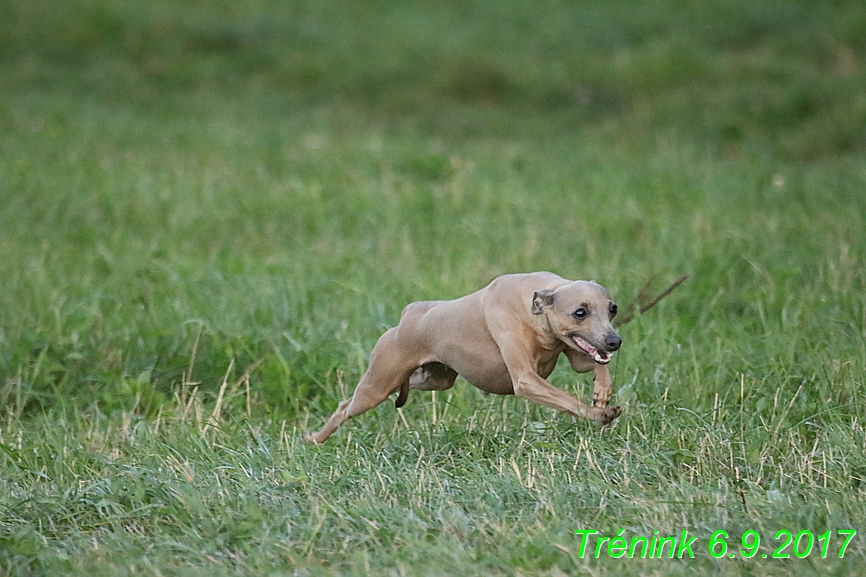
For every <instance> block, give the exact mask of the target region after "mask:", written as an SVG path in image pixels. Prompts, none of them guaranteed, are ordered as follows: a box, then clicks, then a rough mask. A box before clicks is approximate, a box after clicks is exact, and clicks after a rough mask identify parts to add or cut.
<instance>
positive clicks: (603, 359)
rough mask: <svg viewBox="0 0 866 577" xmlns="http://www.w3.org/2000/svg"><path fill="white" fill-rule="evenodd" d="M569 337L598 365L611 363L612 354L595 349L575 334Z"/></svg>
mask: <svg viewBox="0 0 866 577" xmlns="http://www.w3.org/2000/svg"><path fill="white" fill-rule="evenodd" d="M569 337H570V338H571V340H572V342H574V344H576V345H577V347H578V348H579V349H580V350H582V351H583V352H585V353H586V354H588V355H589V356H590V357H591V358H592V360H594V361H595V362H597V363H598V364H600V365H606V364H607V363H609V362H610V357H611V353H607V352H605V351H600V350H598V349H597V348H595V347H594V346H592V345H591V344H589V343H588V342H586V341H585V340H583V339H582V338H580V337H579V336H577V335H575V334H572V335H569Z"/></svg>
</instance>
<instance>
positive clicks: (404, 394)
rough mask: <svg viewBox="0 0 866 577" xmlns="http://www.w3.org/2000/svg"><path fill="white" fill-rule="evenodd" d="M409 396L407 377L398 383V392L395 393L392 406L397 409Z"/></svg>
mask: <svg viewBox="0 0 866 577" xmlns="http://www.w3.org/2000/svg"><path fill="white" fill-rule="evenodd" d="M408 398H409V379H406V382H404V383H403V384H402V385H400V394H399V395H397V400H396V401H394V406H395V407H397V408H398V409H399V408H400V407H402V406H403V405H405V404H406V399H408Z"/></svg>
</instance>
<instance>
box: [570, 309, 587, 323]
mask: <svg viewBox="0 0 866 577" xmlns="http://www.w3.org/2000/svg"><path fill="white" fill-rule="evenodd" d="M588 314H589V312H588V311H587V310H586V309H585V308H583V307H580V308H579V309H577V310H576V311H574V312H573V313H571V316H573V317H574V318H576V319H577V320H579V321H580V320H583V319H585V318H586V316H587V315H588Z"/></svg>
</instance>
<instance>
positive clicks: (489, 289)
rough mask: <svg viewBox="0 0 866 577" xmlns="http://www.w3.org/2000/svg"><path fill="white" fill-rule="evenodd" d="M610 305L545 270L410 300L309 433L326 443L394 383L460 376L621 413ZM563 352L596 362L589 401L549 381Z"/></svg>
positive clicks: (419, 384)
mask: <svg viewBox="0 0 866 577" xmlns="http://www.w3.org/2000/svg"><path fill="white" fill-rule="evenodd" d="M615 315H616V304H614V303H613V301H611V298H610V295H609V294H608V292H607V291H606V290H605V289H604V287H602V286H601V285H598V284H596V283H595V282H587V281H569V280H566V279H564V278H562V277H560V276H557V275H555V274H552V273H549V272H537V273H531V274H512V275H505V276H501V277H499V278H497V279H494V281H493V282H491V283H490V284H489V285H487V286H486V287H484V288H483V289H481V290H479V291H477V292H474V293H472V294H470V295H467V296H465V297H462V298H459V299H456V300H451V301H423V302H416V303H412V304H410V305H409V306H407V307H406V308H405V309H404V310H403V314H402V316H401V317H400V323H399V324H398V325H397V326H396V327H394V328H392V329H390V330H388V331H386V332H385V334H383V335H382V336H381V337H380V338H379V341H378V342H377V343H376V346H375V347H374V348H373V352H372V353H371V355H370V364H369V367H368V368H367V372H366V373H364V376H363V377H361V381H360V382H359V383H358V386H357V388H356V389H355V393H354V395H352V398H351V399H347V400H345V401H343V402H341V403H340V405H339V406H338V407H337V410H336V411H335V412H334V414H333V415H331V418H330V419H328V422H327V423H325V426H324V427H322V429H321V430H320V431H317V432H315V433H307V435H306V436H305V437H304V439H305V440H306V441H308V442H313V443H323V442H324V441H325V440H326V439H327V438H328V437H330V436H331V434H333V432H334V431H336V430H337V427H339V426H340V425H341V424H342V423H343V422H344V421H345V420H346V419H348V418H350V417H355V416H357V415H360V414H361V413H363V412H365V411H369V410H370V409H372V408H373V407H375V406H377V405H378V404H379V403H381V402H382V401H384V400H385V399H387V398H388V395H390V394H391V393H393V392H394V391H396V390H398V389H399V390H400V395H399V397H398V398H397V402H396V404H397V407H401V406H402V405H403V404H404V403H405V402H406V398H407V397H408V394H409V389H418V390H422V391H443V390H445V389H448V388H450V387H451V386H452V385H454V379H456V378H457V375H458V374H459V375H461V376H462V377H463V378H464V379H466V380H467V381H469V382H470V383H472V384H473V385H475V386H476V387H478V388H479V389H481V390H482V391H485V392H487V393H496V394H498V395H512V394H513V395H517V396H519V397H525V398H527V399H530V400H532V401H535V402H537V403H541V404H542V405H546V406H548V407H552V408H554V409H558V410H560V411H565V412H566V413H570V414H571V415H573V416H575V417H584V418H587V419H590V420H593V421H598V422H600V423H609V422H611V421H612V420H614V419H615V418H617V417H618V416H619V414H620V408H619V407H608V406H607V405H608V402H609V401H610V397H611V385H612V382H611V379H610V373H609V372H608V368H607V363H608V362H609V361H610V358H611V355H612V354H613V353H614V352H615V351H616V350H617V349H619V347H620V345H621V344H622V339H620V337H619V335H618V334H617V333H616V331H615V330H614V328H613V326H612V325H611V320H612V319H613V317H614V316H615ZM560 353H565V356H566V357H567V358H568V361H569V363H571V367H572V368H573V369H574V370H575V371H577V372H578V373H585V372H589V371H591V370H595V387H594V392H593V405H594V406H588V405H585V404H584V403H581V402H580V401H579V400H577V399H576V398H574V397H573V396H571V395H569V394H568V393H566V392H564V391H561V390H559V389H557V388H556V387H554V386H553V385H551V384H550V383H548V382H547V381H546V380H545V379H546V378H547V377H548V376H549V375H550V373H551V372H553V369H554V367H555V366H556V361H557V359H558V358H559V355H560Z"/></svg>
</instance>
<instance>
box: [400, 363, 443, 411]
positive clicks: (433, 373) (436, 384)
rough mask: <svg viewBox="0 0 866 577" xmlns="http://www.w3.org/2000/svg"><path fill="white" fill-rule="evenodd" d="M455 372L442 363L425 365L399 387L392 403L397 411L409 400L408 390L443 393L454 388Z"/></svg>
mask: <svg viewBox="0 0 866 577" xmlns="http://www.w3.org/2000/svg"><path fill="white" fill-rule="evenodd" d="M456 378H457V371H455V370H453V369H451V368H450V367H447V366H445V365H443V364H442V363H436V362H433V363H426V364H423V365H421V366H420V367H418V368H417V369H415V372H414V373H412V376H411V377H409V380H408V381H407V382H405V383H403V385H402V386H401V387H400V395H399V396H398V397H397V400H396V401H394V406H395V407H397V408H398V409H399V408H400V407H402V406H403V405H405V404H406V399H408V398H409V389H416V390H419V391H444V390H446V389H450V388H451V387H453V386H454V379H456Z"/></svg>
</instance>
